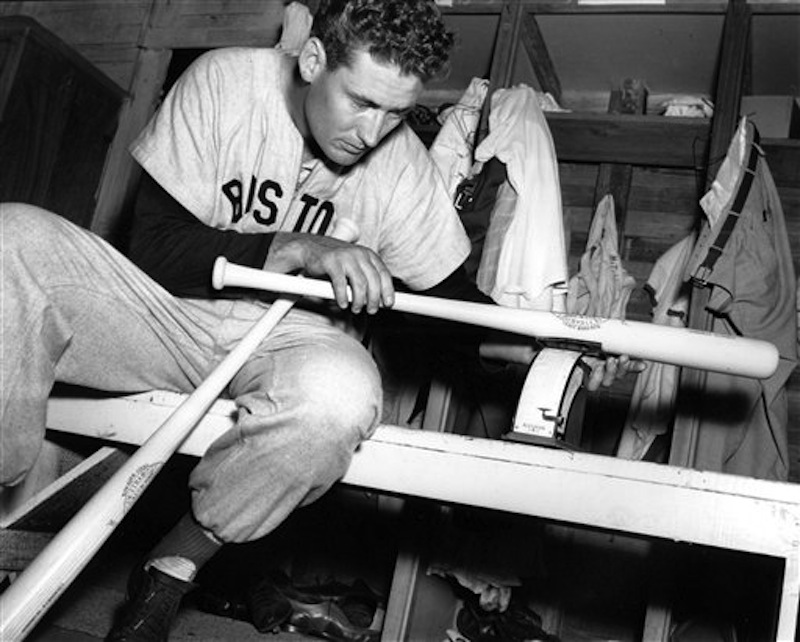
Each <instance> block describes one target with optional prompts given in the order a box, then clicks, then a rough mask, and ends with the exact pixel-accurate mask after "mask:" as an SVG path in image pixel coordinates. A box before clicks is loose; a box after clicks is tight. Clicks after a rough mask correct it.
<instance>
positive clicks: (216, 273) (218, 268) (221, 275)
mask: <svg viewBox="0 0 800 642" xmlns="http://www.w3.org/2000/svg"><path fill="white" fill-rule="evenodd" d="M227 267H228V259H226V258H225V257H224V256H218V257H217V260H216V261H214V269H213V271H212V272H211V285H213V286H214V289H215V290H221V289H222V288H224V287H225V269H226V268H227Z"/></svg>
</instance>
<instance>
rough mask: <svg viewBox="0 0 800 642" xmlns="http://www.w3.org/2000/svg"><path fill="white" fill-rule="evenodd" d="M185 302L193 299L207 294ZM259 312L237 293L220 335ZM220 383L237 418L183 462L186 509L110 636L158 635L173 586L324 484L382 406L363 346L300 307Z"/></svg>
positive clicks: (138, 575) (171, 610)
mask: <svg viewBox="0 0 800 642" xmlns="http://www.w3.org/2000/svg"><path fill="white" fill-rule="evenodd" d="M192 305H196V306H197V309H198V311H199V310H201V309H203V308H204V307H207V305H209V304H203V303H202V302H194V303H193V304H192ZM263 312H264V308H262V307H260V306H257V305H253V304H250V303H246V302H241V303H237V304H235V305H234V306H233V307H232V309H231V314H230V315H229V316H228V318H226V319H225V320H224V321H222V322H221V323H220V328H219V334H220V340H221V342H222V344H223V346H221V347H224V349H225V350H229V349H230V348H232V347H233V346H234V345H235V344H236V343H237V341H238V339H239V338H240V337H241V336H242V334H243V333H244V332H245V331H246V330H247V329H249V328H250V327H252V323H253V322H254V321H255V320H256V319H257V318H258V317H259V316H260V315H261V314H263ZM229 393H230V396H232V397H234V398H235V399H236V401H237V405H238V406H239V409H238V413H239V414H238V418H237V423H236V426H235V427H234V428H233V429H232V430H231V431H229V432H228V433H227V434H225V435H223V436H221V437H220V438H219V439H218V440H217V441H216V442H215V443H214V444H212V446H211V447H210V448H209V450H208V451H207V452H206V454H205V455H204V456H203V458H202V459H201V461H200V463H199V464H198V465H197V467H196V468H195V470H194V471H193V472H192V475H191V479H190V486H191V488H192V496H193V510H192V514H188V515H186V516H184V518H183V519H182V520H181V521H180V522H179V523H178V524H177V525H176V526H175V528H174V529H173V530H172V531H171V532H170V533H169V534H167V536H166V537H165V538H164V539H163V540H162V541H161V542H160V543H159V544H158V545H157V546H156V547H155V548H154V549H153V550H152V551H151V552H150V553H149V554H148V555H147V560H146V561H145V563H144V565H143V566H142V567H140V568H137V569H135V570H134V573H133V575H132V582H131V584H132V586H133V590H132V591H131V597H130V600H129V602H128V603H127V604H126V606H125V608H124V609H123V611H122V613H121V617H120V618H119V620H118V622H117V624H116V626H115V627H114V629H113V630H112V632H111V634H110V635H109V638H108V639H109V640H115V641H122V640H125V641H132V640H155V639H162V638H160V637H159V636H162V635H166V632H165V631H168V628H169V623H170V622H171V620H172V618H173V616H174V614H175V612H176V610H177V606H178V602H179V600H180V598H181V597H182V595H183V594H184V593H185V592H186V591H188V590H189V589H190V588H191V587H192V584H191V582H192V580H193V579H194V578H195V576H196V574H197V573H198V572H199V570H200V569H201V568H202V566H203V565H204V564H205V563H206V562H207V561H208V560H209V559H211V557H212V556H213V555H214V554H215V553H216V552H217V550H218V549H219V547H220V546H221V545H222V543H223V542H247V541H252V540H254V539H257V538H260V537H262V536H264V535H266V534H267V533H269V532H271V531H272V530H274V529H275V528H276V527H277V526H278V525H279V524H280V523H281V522H283V520H284V519H285V518H286V517H287V516H288V515H289V514H290V513H291V512H292V511H293V510H294V509H295V508H296V507H297V506H299V505H302V504H305V503H308V502H311V501H313V500H314V499H316V498H318V497H319V496H320V495H322V494H323V493H324V492H325V491H327V490H328V489H329V488H330V486H331V485H332V484H333V483H334V482H336V481H337V480H338V479H339V478H341V476H342V475H343V474H344V472H345V471H346V470H347V466H348V465H349V463H350V460H351V457H352V454H353V452H354V451H355V449H356V447H357V446H358V444H359V443H361V441H362V440H363V439H365V438H367V437H368V436H369V435H370V434H371V432H372V431H373V430H374V428H375V426H376V425H377V422H378V419H379V414H380V408H381V406H382V401H381V386H380V379H379V376H378V372H377V368H376V367H375V364H374V363H373V361H372V359H371V357H370V356H369V353H368V352H367V351H366V350H365V349H364V347H363V346H362V345H361V344H360V343H358V342H357V341H355V340H353V339H352V338H351V337H349V336H347V335H346V334H344V333H342V332H341V331H339V330H337V329H335V328H333V327H331V326H330V325H329V324H328V323H327V322H321V321H320V320H319V319H318V318H317V317H316V316H315V315H310V314H308V313H305V312H302V311H293V312H291V313H290V314H289V315H288V317H287V318H286V319H284V321H283V322H281V324H280V325H279V326H278V327H277V328H276V329H275V330H274V331H273V332H272V333H271V334H270V336H269V338H268V339H267V340H266V341H265V342H264V343H263V344H262V346H261V347H260V348H259V350H258V351H257V354H255V355H253V356H252V357H251V358H250V360H249V361H248V363H247V364H246V365H245V366H244V367H243V368H242V369H241V371H240V372H239V373H238V374H237V375H236V377H234V379H233V381H232V382H231V385H230V389H229ZM176 582H177V583H176ZM275 615H276V617H277V615H278V614H275ZM286 615H287V616H288V615H289V614H288V613H287V614H286ZM275 624H279V622H275ZM165 626H166V629H165ZM266 628H271V627H266Z"/></svg>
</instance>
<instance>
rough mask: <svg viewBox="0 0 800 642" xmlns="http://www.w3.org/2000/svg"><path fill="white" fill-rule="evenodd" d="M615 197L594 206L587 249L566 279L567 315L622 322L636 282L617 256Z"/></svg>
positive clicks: (607, 196) (604, 198) (608, 196)
mask: <svg viewBox="0 0 800 642" xmlns="http://www.w3.org/2000/svg"><path fill="white" fill-rule="evenodd" d="M618 248H619V240H618V235H617V222H616V219H615V217H614V197H613V196H611V195H610V194H608V195H606V196H604V197H603V200H601V201H600V203H599V204H598V206H597V210H596V211H595V214H594V217H593V218H592V225H591V227H590V229H589V237H588V239H587V241H586V250H585V251H584V253H583V255H582V256H581V261H580V269H579V271H578V273H577V274H576V275H575V276H573V277H572V278H571V279H570V280H569V288H568V291H567V311H568V312H569V313H570V314H583V315H586V316H594V317H603V318H606V319H624V318H625V309H626V307H627V305H628V300H629V299H630V296H631V292H632V291H633V288H634V287H636V280H635V279H634V278H633V277H632V276H631V275H630V274H628V272H627V270H626V269H625V268H624V266H623V265H622V258H621V257H620V255H619V250H618Z"/></svg>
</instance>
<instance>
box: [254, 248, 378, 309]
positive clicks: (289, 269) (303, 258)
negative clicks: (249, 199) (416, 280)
mask: <svg viewBox="0 0 800 642" xmlns="http://www.w3.org/2000/svg"><path fill="white" fill-rule="evenodd" d="M264 269H265V270H269V271H271V272H281V273H284V274H288V273H294V272H299V273H301V274H304V275H307V276H313V277H325V278H328V279H329V280H330V282H331V284H332V285H333V291H334V295H335V297H336V303H337V305H338V306H339V307H340V308H342V309H343V310H344V309H347V308H348V307H349V308H350V309H351V310H352V311H353V312H354V313H356V314H357V313H359V312H361V311H362V310H364V309H366V311H367V312H368V313H369V314H375V313H376V312H377V311H378V310H379V309H380V308H382V307H391V306H392V305H393V304H394V286H393V284H392V276H391V274H390V273H389V270H388V269H387V268H386V266H385V265H384V264H383V261H382V260H381V259H380V257H379V256H378V255H377V254H376V253H375V252H373V251H372V250H370V249H369V248H366V247H363V246H361V245H355V244H354V243H346V242H344V241H339V240H337V239H335V238H331V237H329V236H321V235H318V234H302V233H293V232H277V233H276V234H275V238H274V240H273V241H272V244H271V246H270V249H269V253H268V254H267V260H266V261H265V262H264ZM348 288H349V293H348Z"/></svg>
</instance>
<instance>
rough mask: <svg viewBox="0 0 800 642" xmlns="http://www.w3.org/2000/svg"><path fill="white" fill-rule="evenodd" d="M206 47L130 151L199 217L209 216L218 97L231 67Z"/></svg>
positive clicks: (226, 88)
mask: <svg viewBox="0 0 800 642" xmlns="http://www.w3.org/2000/svg"><path fill="white" fill-rule="evenodd" d="M222 61H224V57H223V56H220V55H216V53H215V52H209V53H206V54H204V55H202V56H200V57H199V58H198V59H197V60H195V61H194V62H193V63H192V64H191V65H190V66H189V67H188V68H187V69H186V71H185V72H184V73H183V74H182V75H181V77H180V78H179V79H178V80H177V81H176V82H175V84H174V85H173V87H172V88H171V89H170V91H169V92H168V93H167V95H166V97H165V98H164V101H163V103H162V105H161V106H160V108H159V110H158V112H157V113H156V115H155V116H154V117H153V118H152V119H151V120H150V122H149V123H148V125H147V126H146V127H145V129H144V130H143V131H142V133H141V134H140V135H139V137H138V138H137V139H136V140H135V141H134V143H133V145H132V146H131V153H132V154H133V156H134V158H135V159H136V160H137V161H138V162H139V164H141V165H142V167H144V169H145V170H147V172H148V173H149V174H150V175H151V176H152V177H153V178H154V179H155V180H156V182H158V183H159V184H160V185H161V186H162V187H163V188H164V189H165V190H167V192H169V194H170V195H171V196H172V197H173V198H175V199H176V200H177V201H178V202H179V203H181V204H182V205H183V206H184V207H186V208H187V209H188V210H189V211H190V212H192V214H194V215H195V216H196V217H197V218H199V219H200V220H202V221H205V222H208V223H210V222H211V221H212V220H213V208H214V203H215V186H216V175H217V165H216V162H217V161H216V159H218V158H219V152H220V137H221V136H222V135H224V133H223V132H220V127H221V123H220V100H221V99H224V98H225V96H226V94H227V93H229V86H230V84H231V83H232V82H233V83H235V78H234V79H231V78H230V75H231V74H233V75H234V76H235V70H233V71H231V70H228V69H225V68H224V67H225V64H224V62H222Z"/></svg>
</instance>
